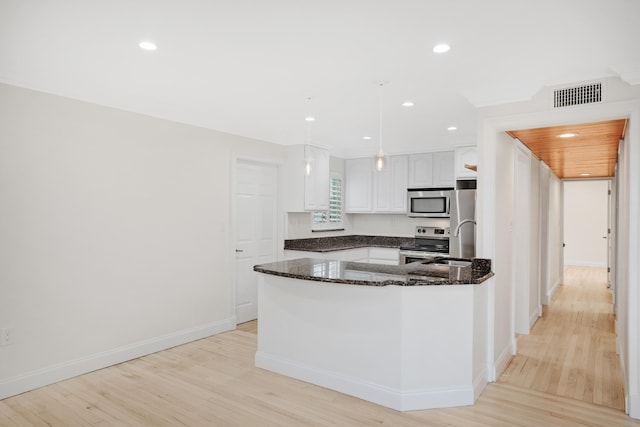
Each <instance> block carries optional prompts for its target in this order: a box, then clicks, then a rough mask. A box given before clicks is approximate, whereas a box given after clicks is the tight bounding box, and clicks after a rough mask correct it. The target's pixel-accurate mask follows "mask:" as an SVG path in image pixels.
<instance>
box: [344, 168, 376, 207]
mask: <svg viewBox="0 0 640 427" xmlns="http://www.w3.org/2000/svg"><path fill="white" fill-rule="evenodd" d="M345 168H346V175H345V212H349V213H362V212H371V210H372V204H371V192H372V188H373V185H372V183H373V159H372V158H368V157H366V158H362V159H348V160H347V161H346V162H345Z"/></svg>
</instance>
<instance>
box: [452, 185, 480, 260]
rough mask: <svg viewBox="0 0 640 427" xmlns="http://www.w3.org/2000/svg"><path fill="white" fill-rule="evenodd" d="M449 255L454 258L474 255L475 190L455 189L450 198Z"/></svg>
mask: <svg viewBox="0 0 640 427" xmlns="http://www.w3.org/2000/svg"><path fill="white" fill-rule="evenodd" d="M450 203H451V204H450V206H451V207H450V215H451V222H450V229H451V237H450V240H449V255H450V256H452V257H455V258H473V257H474V256H476V190H455V191H452V192H451V199H450Z"/></svg>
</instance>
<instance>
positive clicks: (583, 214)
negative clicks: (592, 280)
mask: <svg viewBox="0 0 640 427" xmlns="http://www.w3.org/2000/svg"><path fill="white" fill-rule="evenodd" d="M608 222H609V180H584V181H583V180H576V181H565V182H564V227H563V228H564V242H565V244H566V246H565V249H564V264H565V267H566V266H583V267H597V268H607V267H608V247H609V245H608V238H609V236H608V229H609V228H610V226H609V224H608Z"/></svg>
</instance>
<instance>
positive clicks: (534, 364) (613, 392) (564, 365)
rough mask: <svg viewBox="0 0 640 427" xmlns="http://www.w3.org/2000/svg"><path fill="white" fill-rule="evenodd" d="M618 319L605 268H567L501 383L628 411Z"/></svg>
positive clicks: (519, 346)
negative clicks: (625, 408)
mask: <svg viewBox="0 0 640 427" xmlns="http://www.w3.org/2000/svg"><path fill="white" fill-rule="evenodd" d="M614 321H615V316H614V314H613V306H612V304H611V293H610V292H609V290H608V289H607V274H606V270H605V269H604V268H593V267H567V268H565V277H564V283H563V284H562V285H561V286H560V287H559V289H558V290H557V291H556V293H555V295H554V296H553V298H552V300H551V302H550V304H549V306H546V307H545V308H544V309H543V316H542V317H541V318H539V319H538V321H537V322H536V323H535V325H534V326H533V328H532V330H531V333H530V335H522V336H520V337H518V354H517V355H516V356H515V357H514V358H513V360H512V361H511V363H510V365H509V366H508V367H507V369H506V370H505V372H504V373H503V375H502V376H501V377H500V378H499V381H500V382H501V383H505V384H511V385H514V386H517V387H522V388H527V389H532V390H537V391H541V392H545V393H550V394H554V395H558V396H565V397H571V398H574V399H579V400H583V401H585V402H590V403H595V404H598V405H604V406H608V407H611V408H615V409H620V410H624V391H623V389H622V374H621V370H620V362H619V358H618V355H617V354H616V335H615V333H614Z"/></svg>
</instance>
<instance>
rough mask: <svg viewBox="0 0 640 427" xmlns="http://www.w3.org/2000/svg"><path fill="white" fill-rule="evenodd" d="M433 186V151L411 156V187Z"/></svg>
mask: <svg viewBox="0 0 640 427" xmlns="http://www.w3.org/2000/svg"><path fill="white" fill-rule="evenodd" d="M427 187H433V153H424V154H413V155H411V156H409V188H427Z"/></svg>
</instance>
